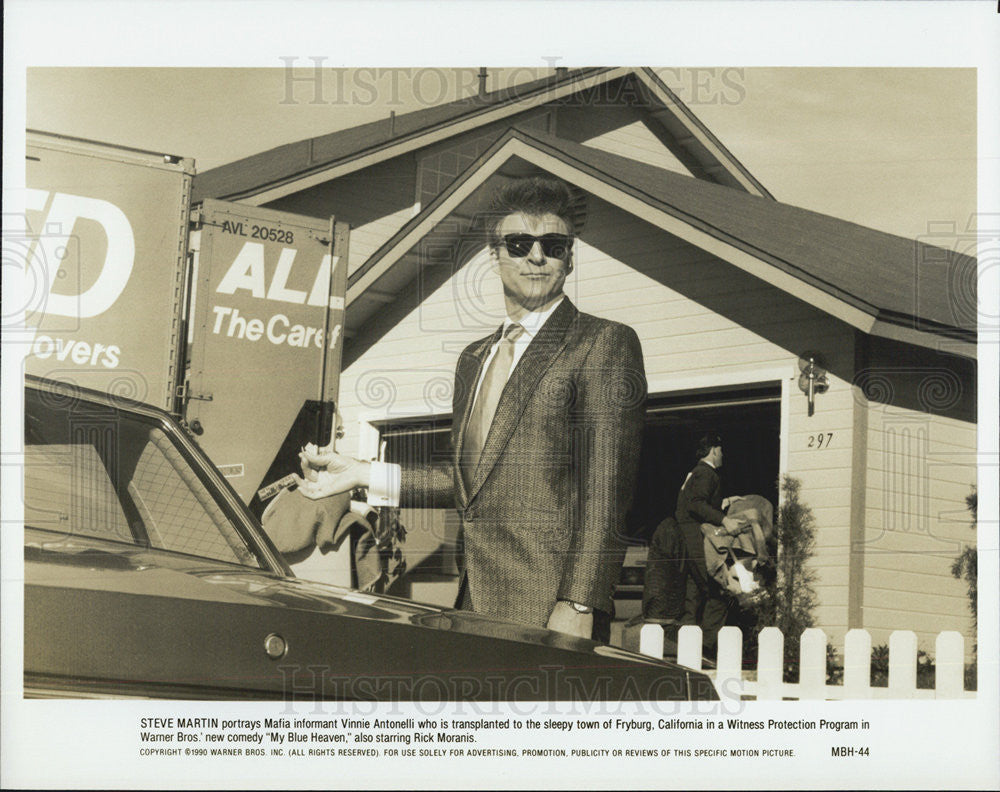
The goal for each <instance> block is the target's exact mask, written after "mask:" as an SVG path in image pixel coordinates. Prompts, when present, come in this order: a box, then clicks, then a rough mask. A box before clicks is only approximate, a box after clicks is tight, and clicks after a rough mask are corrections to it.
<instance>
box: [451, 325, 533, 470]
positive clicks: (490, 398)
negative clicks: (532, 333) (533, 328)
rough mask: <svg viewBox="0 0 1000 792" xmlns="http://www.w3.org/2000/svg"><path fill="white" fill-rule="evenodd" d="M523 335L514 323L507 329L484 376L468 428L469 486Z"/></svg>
mask: <svg viewBox="0 0 1000 792" xmlns="http://www.w3.org/2000/svg"><path fill="white" fill-rule="evenodd" d="M523 332H524V328H523V327H521V325H519V324H517V323H513V324H511V325H510V326H509V327H508V328H507V330H506V331H505V332H504V336H503V338H502V339H501V340H500V344H499V345H498V346H497V351H496V354H495V355H493V360H491V361H490V365H489V366H488V367H487V369H486V374H485V375H483V384H482V385H481V386H480V388H479V395H478V396H477V397H476V402H475V404H473V405H472V412H471V413H470V414H469V424H468V426H467V427H466V429H465V440H464V443H463V446H464V447H463V450H464V454H463V459H464V461H465V468H466V476H467V481H466V483H470V481H471V479H472V476H473V474H474V473H475V472H476V467H477V466H478V464H479V456H480V454H482V452H483V446H484V445H485V444H486V435H488V434H489V431H490V426H491V425H492V424H493V416H494V415H496V411H497V405H498V404H499V403H500V395H501V394H502V393H503V389H504V386H505V385H506V384H507V378H508V377H510V367H511V363H513V361H514V342H515V341H517V339H518V338H519V337H520V336H521V334H522V333H523Z"/></svg>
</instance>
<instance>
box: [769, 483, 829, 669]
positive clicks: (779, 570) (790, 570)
mask: <svg viewBox="0 0 1000 792" xmlns="http://www.w3.org/2000/svg"><path fill="white" fill-rule="evenodd" d="M801 486H802V484H801V482H800V481H799V480H798V479H795V478H792V477H791V476H785V477H784V478H782V481H781V491H782V494H783V495H784V500H783V502H782V504H781V508H780V509H779V510H778V516H777V519H776V520H775V524H774V532H775V539H776V541H777V563H776V577H775V580H774V583H773V585H771V586H768V587H767V590H766V593H765V594H764V596H763V597H761V598H760V601H759V604H758V605H757V626H758V628H760V627H771V626H773V627H777V628H778V629H779V630H781V633H782V635H784V636H785V652H784V654H785V657H784V663H785V681H788V682H790V681H794V680H795V679H797V678H798V665H799V645H800V642H801V638H802V632H803V631H804V630H806V629H808V628H809V627H812V626H813V625H814V624H815V620H814V618H813V610H814V609H815V607H816V603H817V598H816V591H815V589H814V588H813V584H814V583H815V581H816V573H815V571H813V570H812V569H811V568H810V567H809V566H808V565H807V562H808V560H809V558H810V557H811V556H812V554H813V551H814V549H815V547H816V524H815V522H816V521H815V519H814V518H813V514H812V510H811V509H810V508H809V507H808V506H807V505H805V504H804V503H802V501H801V500H799V490H800V488H801Z"/></svg>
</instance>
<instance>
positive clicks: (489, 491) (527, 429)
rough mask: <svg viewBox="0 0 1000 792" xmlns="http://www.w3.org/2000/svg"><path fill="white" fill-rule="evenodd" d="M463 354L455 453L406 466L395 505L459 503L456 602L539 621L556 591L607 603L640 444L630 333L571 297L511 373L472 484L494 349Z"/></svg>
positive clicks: (635, 357)
mask: <svg viewBox="0 0 1000 792" xmlns="http://www.w3.org/2000/svg"><path fill="white" fill-rule="evenodd" d="M499 337H500V330H497V332H496V333H494V334H493V335H492V336H490V337H487V338H484V339H481V340H480V341H477V342H475V343H473V344H470V345H469V346H468V347H466V349H465V350H464V351H463V352H462V354H461V355H460V357H459V360H458V364H457V366H456V370H455V389H454V395H453V405H452V407H453V413H452V415H453V420H452V454H451V457H450V458H449V459H447V460H442V461H440V462H438V463H435V464H431V465H407V464H404V465H403V469H402V482H401V493H400V505H401V506H403V507H409V508H419V507H429V508H446V507H448V506H453V507H455V508H457V509H458V511H459V513H460V515H461V518H462V531H463V539H464V551H465V580H464V581H463V582H464V584H465V586H466V588H465V594H466V599H464V600H463V601H462V602H461V603H460V606H461V607H468V608H471V609H472V610H475V611H478V612H482V613H488V614H492V615H495V616H499V617H502V618H506V619H511V620H514V621H520V622H524V623H526V624H534V625H544V624H545V623H546V621H547V619H548V617H549V614H550V613H551V611H552V608H553V607H554V606H555V603H556V600H557V599H566V600H572V601H574V602H579V603H582V604H585V605H590V606H592V607H595V608H600V609H603V610H609V609H610V606H611V594H612V589H613V586H614V583H615V581H616V579H617V577H618V574H619V571H620V569H621V565H622V561H623V559H624V545H623V544H622V542H621V537H622V536H623V528H624V520H625V513H626V511H627V510H628V507H629V504H630V501H631V497H632V490H633V488H634V485H635V475H636V469H637V465H638V459H639V451H640V445H641V442H642V429H643V414H644V410H645V399H646V376H645V372H644V369H643V363H642V349H641V347H640V345H639V339H638V337H637V336H636V334H635V331H633V330H632V329H631V328H630V327H627V326H625V325H622V324H619V323H617V322H611V321H608V320H605V319H599V318H597V317H596V316H590V315H588V314H584V313H581V312H579V311H578V310H577V309H576V308H575V307H574V306H573V304H572V303H570V301H569V300H568V299H564V300H563V302H562V303H561V304H560V305H559V307H558V308H557V309H556V310H555V311H554V312H553V313H552V315H551V316H550V317H549V319H548V321H547V322H546V323H545V324H544V325H543V326H542V328H541V329H540V330H539V332H538V334H537V335H536V336H535V338H534V339H533V340H532V341H531V343H530V344H529V345H528V348H527V349H526V350H525V352H524V355H523V356H522V357H521V359H520V360H519V361H518V364H517V366H516V367H515V368H514V370H513V371H512V372H511V375H510V379H509V380H508V381H507V385H506V387H505V389H504V391H503V394H502V396H501V397H500V402H499V404H498V406H497V411H496V414H495V416H494V419H493V424H492V426H491V427H490V430H489V433H488V435H487V437H486V440H485V444H484V446H483V450H482V455H481V457H480V460H479V465H478V467H477V469H476V470H475V471H474V472H470V474H469V478H470V484H469V486H468V487H467V486H466V483H465V481H464V480H463V476H462V472H461V454H462V444H463V441H464V438H465V429H466V424H467V422H468V419H469V413H470V410H471V407H472V399H473V396H474V395H475V388H476V384H477V382H478V380H479V375H480V372H481V371H482V367H483V363H484V361H485V359H486V356H487V354H488V353H489V350H490V347H491V346H492V344H494V343H495V342H496V341H497V340H498V339H499Z"/></svg>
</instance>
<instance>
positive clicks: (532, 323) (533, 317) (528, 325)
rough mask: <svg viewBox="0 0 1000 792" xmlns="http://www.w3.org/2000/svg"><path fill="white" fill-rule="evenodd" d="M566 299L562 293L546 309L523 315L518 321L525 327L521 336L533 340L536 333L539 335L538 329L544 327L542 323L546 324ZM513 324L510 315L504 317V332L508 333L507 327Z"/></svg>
mask: <svg viewBox="0 0 1000 792" xmlns="http://www.w3.org/2000/svg"><path fill="white" fill-rule="evenodd" d="M565 299H566V295H565V294H563V295H560V296H559V298H558V299H557V300H556V301H555V302H554V303H552V305H550V306H549V307H548V308H546V309H545V310H543V311H532V312H531V313H527V314H525V315H524V316H522V317H521V319H520V321H519V322H518V324H519V325H521V327H523V328H524V334H523V335H522V336H521V337H522V338H524V337H527V339H528V341H531V339H533V338H534V337H535V336H536V335H538V331H539V330H541V329H542V325H544V324H545V323H546V322H547V321H548V319H549V317H550V316H552V314H553V313H555V310H556V308H558V307H559V306H560V305H562V302H563V300H565ZM512 324H514V322H513V320H512V319H511V318H510V317H509V316H508V317H507V318H506V319H504V322H503V332H505V333H506V332H507V328H508V327H510V326H511V325H512Z"/></svg>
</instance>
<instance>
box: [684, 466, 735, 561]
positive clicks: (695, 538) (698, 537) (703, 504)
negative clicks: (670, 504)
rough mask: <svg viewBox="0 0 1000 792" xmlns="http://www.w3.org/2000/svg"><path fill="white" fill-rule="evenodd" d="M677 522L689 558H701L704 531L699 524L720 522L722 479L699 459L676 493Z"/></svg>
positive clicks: (702, 554) (717, 523)
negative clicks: (677, 493)
mask: <svg viewBox="0 0 1000 792" xmlns="http://www.w3.org/2000/svg"><path fill="white" fill-rule="evenodd" d="M674 516H675V517H676V519H677V525H678V526H679V527H680V529H681V531H682V532H683V534H684V542H685V544H686V545H687V550H688V557H689V558H691V559H693V560H695V561H696V562H698V561H702V562H703V561H704V558H705V548H704V534H703V533H702V531H701V525H702V523H711V524H712V525H722V518H723V517H725V516H726V515H725V514H724V513H723V512H722V482H721V481H720V479H719V473H718V471H716V469H715V468H714V467H712V466H711V465H709V464H708V463H707V462H703V461H700V460H699V462H698V464H697V465H695V466H694V470H692V471H691V473H690V474H689V475H688V477H687V480H686V481H685V482H684V484H683V485H681V491H680V494H679V495H678V496H677V511H676V512H675V513H674Z"/></svg>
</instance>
